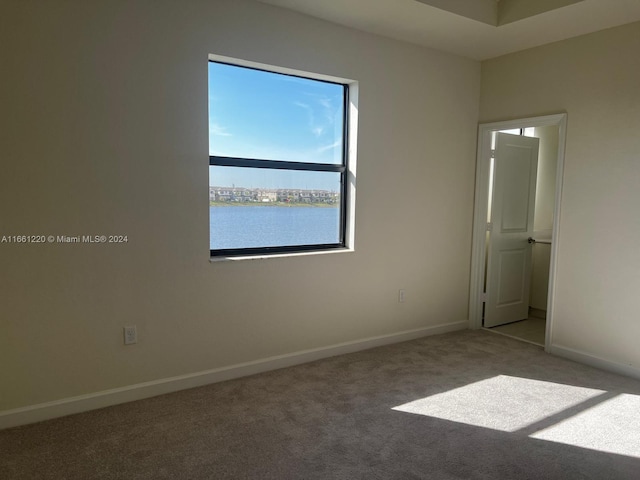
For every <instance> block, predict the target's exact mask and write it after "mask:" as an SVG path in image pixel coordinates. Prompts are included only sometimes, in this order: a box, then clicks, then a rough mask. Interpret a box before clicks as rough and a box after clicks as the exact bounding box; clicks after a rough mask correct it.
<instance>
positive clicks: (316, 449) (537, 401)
mask: <svg viewBox="0 0 640 480" xmlns="http://www.w3.org/2000/svg"><path fill="white" fill-rule="evenodd" d="M639 400H640V381H636V380H633V379H630V378H626V377H621V376H618V375H614V374H609V373H606V372H602V371H599V370H596V369H592V368H589V367H587V366H583V365H580V364H576V363H573V362H570V361H566V360H563V359H560V358H556V357H553V356H550V355H547V354H545V353H544V352H543V351H542V349H540V348H539V347H536V346H534V345H530V344H527V343H524V342H519V341H517V340H514V339H511V338H508V337H504V336H500V335H495V334H492V333H490V332H486V331H462V332H455V333H451V334H446V335H439V336H433V337H426V338H423V339H419V340H415V341H411V342H406V343H402V344H397V345H392V346H387V347H381V348H376V349H372V350H368V351H365V352H360V353H355V354H350V355H344V356H340V357H334V358H330V359H327V360H321V361H318V362H314V363H309V364H306V365H301V366H298V367H292V368H287V369H282V370H278V371H274V372H269V373H266V374H261V375H256V376H252V377H247V378H244V379H239V380H233V381H228V382H224V383H219V384H215V385H210V386H206V387H201V388H196V389H191V390H186V391H182V392H178V393H174V394H169V395H163V396H160V397H155V398H151V399H147V400H142V401H138V402H133V403H129V404H125V405H119V406H115V407H110V408H106V409H102V410H97V411H93V412H88V413H84V414H79V415H74V416H70V417H65V418H60V419H56V420H52V421H48V422H43V423H39V424H35V425H28V426H24V427H18V428H14V429H9V430H4V431H1V432H0V478H2V479H7V480H18V479H29V480H34V479H55V480H64V479H83V480H86V479H190V480H198V479H277V480H286V479H345V480H351V479H367V480H371V479H402V480H409V479H434V480H436V479H437V480H439V479H491V480H496V479H518V480H522V479H536V480H539V479H544V480H547V479H562V480H572V479H598V480H605V479H638V478H640V423H639V419H638V417H639V412H640V402H639Z"/></svg>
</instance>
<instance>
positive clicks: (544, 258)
mask: <svg viewBox="0 0 640 480" xmlns="http://www.w3.org/2000/svg"><path fill="white" fill-rule="evenodd" d="M558 130H559V129H558V126H557V125H549V126H546V127H537V128H535V129H534V134H533V136H535V137H537V138H539V139H540V150H539V154H538V178H537V183H536V210H535V218H534V221H533V229H534V230H535V233H534V237H535V238H538V239H541V240H550V239H551V233H552V231H553V212H554V209H555V196H556V171H557V169H558ZM532 250H533V252H532V253H533V258H532V269H531V295H530V300H529V306H530V307H532V308H536V309H538V310H546V309H547V299H548V291H549V264H550V262H551V245H548V244H545V243H536V244H535V245H533V249H532Z"/></svg>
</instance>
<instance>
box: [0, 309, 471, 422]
mask: <svg viewBox="0 0 640 480" xmlns="http://www.w3.org/2000/svg"><path fill="white" fill-rule="evenodd" d="M466 328H468V321H466V320H464V321H462V322H454V323H448V324H444V325H437V326H434V327H425V328H419V329H416V330H408V331H404V332H399V333H394V334H391V335H382V336H378V337H370V338H365V339H363V340H357V341H353V342H345V343H340V344H337V345H332V346H329V347H322V348H316V349H312V350H304V351H300V352H295V353H291V354H287V355H279V356H275V357H270V358H265V359H262V360H256V361H253V362H247V363H241V364H237V365H232V366H228V367H222V368H216V369H212V370H206V371H204V372H197V373H191V374H187V375H180V376H177V377H171V378H163V379H161V380H154V381H151V382H144V383H138V384H136V385H129V386H126V387H121V388H114V389H111V390H103V391H100V392H95V393H89V394H87V395H79V396H77V397H70V398H64V399H61V400H55V401H53V402H46V403H40V404H37V405H30V406H28V407H22V408H15V409H12V410H5V411H0V430H1V429H4V428H10V427H15V426H18V425H26V424H29V423H35V422H40V421H43V420H49V419H51V418H57V417H63V416H65V415H71V414H74V413H81V412H86V411H88V410H95V409H97V408H103V407H109V406H112V405H117V404H120V403H126V402H131V401H134V400H141V399H143V398H149V397H155V396H157V395H162V394H165V393H171V392H176V391H178V390H185V389H187V388H193V387H200V386H203V385H208V384H211V383H216V382H222V381H225V380H231V379H234V378H240V377H245V376H248V375H254V374H256V373H262V372H267V371H270V370H276V369H279V368H285V367H291V366H294V365H300V364H302V363H308V362H313V361H315V360H320V359H323V358H328V357H334V356H336V355H344V354H347V353H353V352H358V351H361V350H367V349H369V348H374V347H380V346H383V345H390V344H393V343H399V342H404V341H407V340H413V339H416V338H420V337H426V336H429V335H438V334H441V333H448V332H453V331H456V330H464V329H466Z"/></svg>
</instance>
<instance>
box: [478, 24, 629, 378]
mask: <svg viewBox="0 0 640 480" xmlns="http://www.w3.org/2000/svg"><path fill="white" fill-rule="evenodd" d="M639 51H640V23H633V24H629V25H626V26H622V27H618V28H614V29H610V30H605V31H602V32H599V33H595V34H591V35H587V36H583V37H578V38H575V39H570V40H565V41H562V42H559V43H554V44H551V45H547V46H543V47H538V48H534V49H531V50H527V51H523V52H520V53H515V54H512V55H507V56H504V57H500V58H497V59H493V60H489V61H486V62H483V64H482V93H481V103H480V118H481V121H482V122H489V121H495V120H502V119H507V118H518V117H528V116H534V115H542V114H549V113H557V112H563V111H566V112H567V113H568V133H567V146H566V158H565V172H564V183H563V198H562V207H561V214H560V228H559V245H558V265H557V269H558V270H557V277H556V289H555V307H554V323H553V331H552V332H551V333H552V337H551V342H552V346H554V347H556V350H558V349H561V350H562V351H564V352H565V353H571V352H573V354H575V355H574V356H575V357H576V358H582V359H584V360H589V359H590V360H591V361H593V362H594V363H595V362H597V361H603V362H605V363H608V364H609V365H610V366H611V365H617V366H619V367H621V368H626V369H627V371H629V372H632V373H635V374H639V373H640V350H639V349H638V338H640V321H638V300H637V299H638V292H639V291H640V249H639V248H638V244H639V243H640V216H639V215H638V206H639V205H640V188H639V185H640V161H638V152H640V135H638V125H640V89H639V88H638V79H639V78H640V56H639V55H638V52H639Z"/></svg>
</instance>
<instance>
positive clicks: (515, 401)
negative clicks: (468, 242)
mask: <svg viewBox="0 0 640 480" xmlns="http://www.w3.org/2000/svg"><path fill="white" fill-rule="evenodd" d="M603 393H606V392H605V391H604V390H597V389H593V388H585V387H576V386H573V385H565V384H560V383H553V382H544V381H540V380H532V379H529V378H520V377H511V376H508V375H498V376H496V377H493V378H489V379H486V380H481V381H479V382H475V383H471V384H469V385H465V386H464V387H459V388H455V389H453V390H449V391H447V392H444V393H439V394H436V395H432V396H430V397H425V398H421V399H419V400H415V401H413V402H409V403H405V404H404V405H399V406H397V407H394V408H393V410H396V411H399V412H406V413H413V414H417V415H425V416H429V417H435V418H440V419H443V420H449V421H452V422H459V423H464V424H467V425H473V426H477V427H483V428H491V429H494V430H500V431H503V432H515V431H517V430H522V429H524V428H525V427H527V426H530V425H533V424H535V423H538V422H541V421H543V420H544V419H546V418H548V417H550V416H553V415H557V414H560V413H561V412H563V411H564V410H566V409H569V408H571V407H574V406H576V405H579V404H581V403H583V402H585V401H587V400H589V399H591V398H594V397H597V396H600V395H602V394H603Z"/></svg>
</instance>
